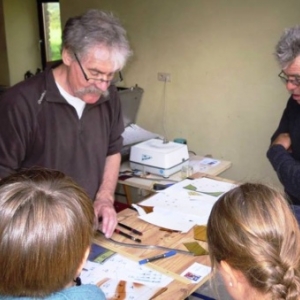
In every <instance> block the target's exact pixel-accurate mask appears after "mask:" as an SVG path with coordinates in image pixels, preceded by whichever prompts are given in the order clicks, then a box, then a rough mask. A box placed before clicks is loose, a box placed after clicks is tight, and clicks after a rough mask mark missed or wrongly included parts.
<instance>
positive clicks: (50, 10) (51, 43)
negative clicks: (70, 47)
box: [44, 3, 62, 61]
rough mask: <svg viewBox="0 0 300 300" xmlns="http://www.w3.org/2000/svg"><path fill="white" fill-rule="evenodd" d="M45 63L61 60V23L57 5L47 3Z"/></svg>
mask: <svg viewBox="0 0 300 300" xmlns="http://www.w3.org/2000/svg"><path fill="white" fill-rule="evenodd" d="M45 11H46V14H47V18H46V20H47V26H45V27H46V30H47V31H48V32H47V33H48V39H47V43H48V45H47V50H48V51H47V61H55V60H59V59H61V34H62V32H61V21H60V6H59V3H47V4H46V9H45V10H44V12H45Z"/></svg>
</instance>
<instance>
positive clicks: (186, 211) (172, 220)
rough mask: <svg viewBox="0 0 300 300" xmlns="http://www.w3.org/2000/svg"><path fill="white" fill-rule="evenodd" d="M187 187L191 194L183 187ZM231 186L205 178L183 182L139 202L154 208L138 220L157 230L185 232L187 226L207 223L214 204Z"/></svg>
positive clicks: (232, 185) (230, 184) (232, 186)
mask: <svg viewBox="0 0 300 300" xmlns="http://www.w3.org/2000/svg"><path fill="white" fill-rule="evenodd" d="M188 186H192V187H193V188H194V189H195V191H193V190H189V189H186V188H185V187H188ZM235 186H236V185H234V184H232V183H228V182H222V181H217V180H213V179H209V178H199V179H194V180H190V179H186V180H183V181H181V182H178V183H176V184H174V185H173V186H171V187H169V188H167V189H165V190H163V191H161V192H160V193H158V194H155V195H154V196H152V197H150V198H148V199H147V200H145V201H143V202H141V203H140V204H141V205H143V206H152V207H154V211H153V213H151V214H147V215H145V216H140V217H139V218H141V219H143V220H144V221H147V222H149V223H151V224H154V225H157V226H159V227H165V228H169V229H173V230H180V231H182V232H186V230H187V229H188V224H189V225H190V228H191V227H193V226H194V225H195V224H198V225H205V224H207V220H208V218H209V215H210V212H211V209H212V207H213V205H214V204H215V202H216V201H217V200H218V198H219V197H220V196H221V195H222V194H224V193H225V192H227V191H229V190H230V189H232V188H234V187H235ZM215 194H218V196H216V195H215ZM159 208H160V209H163V210H159ZM190 220H192V221H190ZM192 223H193V224H192Z"/></svg>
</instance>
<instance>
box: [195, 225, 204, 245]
mask: <svg viewBox="0 0 300 300" xmlns="http://www.w3.org/2000/svg"><path fill="white" fill-rule="evenodd" d="M194 239H195V240H198V241H202V242H207V235H206V226H203V225H196V226H195V227H194Z"/></svg>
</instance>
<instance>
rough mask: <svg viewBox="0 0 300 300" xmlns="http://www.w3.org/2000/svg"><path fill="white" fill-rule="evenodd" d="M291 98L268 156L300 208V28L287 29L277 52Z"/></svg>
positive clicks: (292, 199)
mask: <svg viewBox="0 0 300 300" xmlns="http://www.w3.org/2000/svg"><path fill="white" fill-rule="evenodd" d="M275 55H276V58H277V60H278V62H279V64H280V66H281V68H282V71H281V72H280V74H279V77H280V78H281V80H282V81H283V83H284V84H285V85H286V88H287V90H288V92H289V93H290V94H291V96H290V98H289V100H288V102H287V106H286V108H285V110H284V112H283V115H282V118H281V120H280V123H279V126H278V128H277V130H276V131H275V133H274V134H273V136H272V138H271V146H270V148H269V150H268V152H267V157H268V159H269V160H270V162H271V164H272V166H273V168H274V169H275V171H276V172H277V175H278V178H279V180H280V181H281V183H282V184H283V186H284V188H285V191H286V193H287V194H288V196H289V198H290V200H291V201H292V202H293V204H296V205H300V26H296V27H293V28H289V29H286V30H285V32H284V33H283V35H282V36H281V38H280V40H279V42H278V44H277V46H276V52H275Z"/></svg>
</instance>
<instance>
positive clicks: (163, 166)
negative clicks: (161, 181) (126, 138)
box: [129, 138, 189, 177]
mask: <svg viewBox="0 0 300 300" xmlns="http://www.w3.org/2000/svg"><path fill="white" fill-rule="evenodd" d="M188 160H189V153H188V148H187V145H185V144H179V143H175V142H165V141H164V140H163V139H157V138H156V139H150V140H147V141H144V142H141V143H139V144H136V145H133V146H132V147H131V150H130V158H129V161H130V168H131V169H132V170H140V171H142V172H144V173H147V172H148V173H152V174H156V175H160V176H163V177H169V176H170V175H172V174H174V173H176V172H178V171H180V170H181V168H182V166H183V165H187V164H188Z"/></svg>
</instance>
